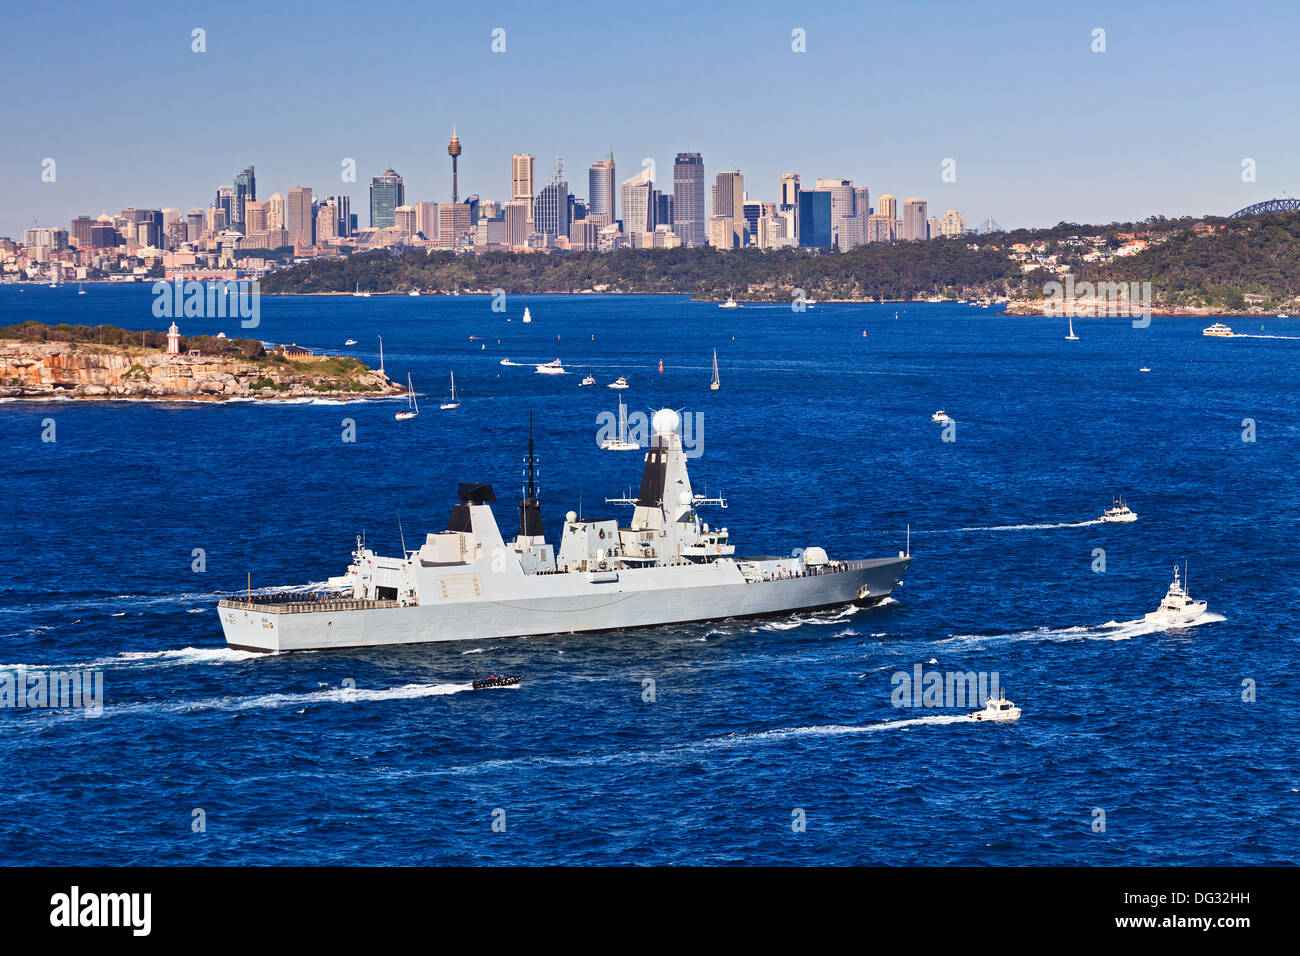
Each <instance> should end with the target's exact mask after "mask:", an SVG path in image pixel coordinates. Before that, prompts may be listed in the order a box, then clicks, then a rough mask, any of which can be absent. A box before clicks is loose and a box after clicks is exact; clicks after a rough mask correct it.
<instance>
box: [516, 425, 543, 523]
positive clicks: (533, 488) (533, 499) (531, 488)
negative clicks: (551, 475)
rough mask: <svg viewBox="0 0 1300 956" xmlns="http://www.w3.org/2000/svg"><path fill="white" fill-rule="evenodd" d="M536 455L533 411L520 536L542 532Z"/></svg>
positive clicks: (520, 513) (529, 429)
mask: <svg viewBox="0 0 1300 956" xmlns="http://www.w3.org/2000/svg"><path fill="white" fill-rule="evenodd" d="M536 461H537V459H536V457H535V456H534V454H533V413H532V412H531V411H530V412H529V413H528V488H527V489H526V490H525V492H524V498H523V500H522V501H520V502H519V537H520V539H521V540H522V539H524V538H534V537H540V536H541V534H542V506H541V502H540V501H538V500H537V483H536V480H535V477H536V476H535V469H536Z"/></svg>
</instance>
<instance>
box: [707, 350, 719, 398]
mask: <svg viewBox="0 0 1300 956" xmlns="http://www.w3.org/2000/svg"><path fill="white" fill-rule="evenodd" d="M720 388H722V380H721V379H720V378H718V350H717V349H714V350H713V381H711V382H709V389H710V390H711V391H714V392H716V391H717V390H718V389H720Z"/></svg>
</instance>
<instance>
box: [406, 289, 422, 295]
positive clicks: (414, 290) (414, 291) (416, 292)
mask: <svg viewBox="0 0 1300 956" xmlns="http://www.w3.org/2000/svg"><path fill="white" fill-rule="evenodd" d="M406 294H407V295H419V294H420V290H419V289H412V290H411V291H410V292H408V293H406Z"/></svg>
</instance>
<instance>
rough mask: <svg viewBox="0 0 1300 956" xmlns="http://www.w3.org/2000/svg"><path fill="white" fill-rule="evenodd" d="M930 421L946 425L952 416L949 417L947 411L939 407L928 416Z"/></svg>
mask: <svg viewBox="0 0 1300 956" xmlns="http://www.w3.org/2000/svg"><path fill="white" fill-rule="evenodd" d="M930 421H932V422H934V423H935V424H936V425H946V424H948V423H949V422H950V421H952V418H951V417H949V415H948V413H947V412H945V411H944V410H943V409H942V408H941V409H939V410H938V411H937V412H935V413H934V414H933V415H931V416H930Z"/></svg>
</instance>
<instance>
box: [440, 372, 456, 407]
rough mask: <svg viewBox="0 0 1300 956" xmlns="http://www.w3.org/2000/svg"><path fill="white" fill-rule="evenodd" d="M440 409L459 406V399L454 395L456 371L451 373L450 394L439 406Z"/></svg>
mask: <svg viewBox="0 0 1300 956" xmlns="http://www.w3.org/2000/svg"><path fill="white" fill-rule="evenodd" d="M439 407H440V408H442V409H448V408H460V399H459V398H457V397H456V373H455V372H452V373H451V395H449V396H448V397H447V400H446V401H445V402H443V403H442V405H440V406H439Z"/></svg>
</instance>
